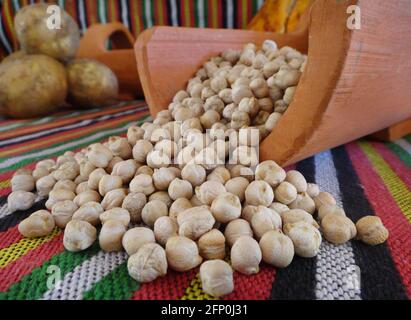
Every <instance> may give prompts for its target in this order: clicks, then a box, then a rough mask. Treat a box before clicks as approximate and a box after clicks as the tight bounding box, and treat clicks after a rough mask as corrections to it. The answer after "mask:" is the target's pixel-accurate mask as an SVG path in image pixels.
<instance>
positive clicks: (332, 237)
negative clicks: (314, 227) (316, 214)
mask: <svg viewBox="0 0 411 320" xmlns="http://www.w3.org/2000/svg"><path fill="white" fill-rule="evenodd" d="M321 230H322V232H323V235H324V237H325V239H327V241H329V242H331V243H333V244H342V243H345V242H347V241H349V240H351V239H353V238H354V237H355V236H356V235H357V229H356V227H355V224H354V222H352V221H351V220H350V219H349V218H347V217H346V216H342V215H338V214H328V215H326V216H325V217H324V218H323V219H322V220H321Z"/></svg>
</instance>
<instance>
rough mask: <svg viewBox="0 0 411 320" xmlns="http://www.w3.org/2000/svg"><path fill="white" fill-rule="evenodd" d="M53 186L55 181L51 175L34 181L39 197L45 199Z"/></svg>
mask: <svg viewBox="0 0 411 320" xmlns="http://www.w3.org/2000/svg"><path fill="white" fill-rule="evenodd" d="M55 184H56V180H55V179H54V178H53V177H52V176H51V175H48V176H45V177H43V178H40V179H39V180H37V181H36V189H37V193H38V194H39V196H41V197H47V196H48V195H49V193H50V191H51V190H53V187H54V185H55Z"/></svg>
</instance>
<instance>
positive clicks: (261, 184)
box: [245, 180, 274, 207]
mask: <svg viewBox="0 0 411 320" xmlns="http://www.w3.org/2000/svg"><path fill="white" fill-rule="evenodd" d="M273 200H274V193H273V189H272V188H271V187H270V185H269V184H268V183H267V182H265V181H262V180H260V181H253V182H251V183H250V184H249V185H248V187H247V189H246V190H245V201H246V202H247V204H250V205H254V206H258V205H263V206H266V207H268V206H269V205H270V204H271V203H272V202H273Z"/></svg>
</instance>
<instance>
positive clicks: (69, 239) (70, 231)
mask: <svg viewBox="0 0 411 320" xmlns="http://www.w3.org/2000/svg"><path fill="white" fill-rule="evenodd" d="M96 239H97V230H96V228H94V227H93V226H92V225H91V224H90V223H88V222H86V221H82V220H71V221H70V222H69V223H67V225H66V229H65V230H64V238H63V244H64V247H65V248H66V250H68V251H72V252H78V251H82V250H85V249H87V248H89V247H90V246H91V245H92V244H93V243H94V241H96Z"/></svg>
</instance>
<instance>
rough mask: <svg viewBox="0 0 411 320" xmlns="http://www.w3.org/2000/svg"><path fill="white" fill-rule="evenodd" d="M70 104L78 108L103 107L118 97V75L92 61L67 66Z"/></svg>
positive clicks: (78, 60) (75, 62)
mask: <svg viewBox="0 0 411 320" xmlns="http://www.w3.org/2000/svg"><path fill="white" fill-rule="evenodd" d="M67 74H68V83H69V102H70V103H71V104H73V105H74V106H76V107H90V108H93V107H102V106H104V105H107V104H110V103H113V102H115V100H116V98H117V96H118V81H117V77H116V75H115V74H114V73H113V71H111V69H110V68H109V67H107V66H106V65H104V64H102V63H100V62H98V61H95V60H91V59H76V60H73V61H71V62H69V63H68V64H67Z"/></svg>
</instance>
